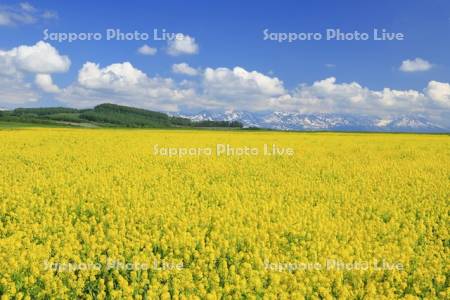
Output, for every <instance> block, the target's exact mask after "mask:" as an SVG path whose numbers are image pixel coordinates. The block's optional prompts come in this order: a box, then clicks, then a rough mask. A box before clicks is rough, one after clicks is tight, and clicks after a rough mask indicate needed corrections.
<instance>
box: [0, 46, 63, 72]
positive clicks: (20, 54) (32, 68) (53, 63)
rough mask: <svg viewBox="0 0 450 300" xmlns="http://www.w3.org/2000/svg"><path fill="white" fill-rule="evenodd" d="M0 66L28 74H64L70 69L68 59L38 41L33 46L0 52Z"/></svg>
mask: <svg viewBox="0 0 450 300" xmlns="http://www.w3.org/2000/svg"><path fill="white" fill-rule="evenodd" d="M0 64H5V65H6V64H7V65H8V66H9V70H10V71H12V70H13V69H14V70H16V69H17V70H19V71H25V72H30V73H46V74H49V73H59V72H66V71H67V70H68V69H69V67H70V59H69V57H67V56H65V55H60V54H59V52H58V50H56V49H55V48H54V47H53V46H52V45H50V44H48V43H46V42H43V41H40V42H37V43H36V44H35V45H33V46H27V45H22V46H19V47H16V48H13V49H11V50H9V51H1V50H0Z"/></svg>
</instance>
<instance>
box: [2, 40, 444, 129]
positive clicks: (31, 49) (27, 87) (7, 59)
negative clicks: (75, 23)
mask: <svg viewBox="0 0 450 300" xmlns="http://www.w3.org/2000/svg"><path fill="white" fill-rule="evenodd" d="M70 65H71V62H70V59H69V58H68V57H67V56H66V55H62V54H60V53H59V52H58V51H57V50H56V49H55V48H54V47H52V46H51V45H50V44H47V43H45V42H38V43H36V44H35V45H32V46H27V45H22V46H18V47H15V48H13V49H10V50H7V51H0V97H1V98H0V99H1V100H0V105H1V106H5V105H9V106H11V105H19V104H26V103H29V102H33V101H37V100H38V99H39V98H40V97H42V95H43V93H44V95H53V97H54V99H56V100H58V101H60V102H61V103H63V104H66V105H68V106H74V107H92V106H94V105H97V104H100V103H104V102H111V103H116V104H123V105H131V106H137V107H143V108H148V109H153V110H163V111H180V110H182V111H184V110H190V111H194V110H197V111H198V110H204V109H212V110H230V109H232V110H246V111H285V112H301V113H342V114H359V115H361V114H363V115H375V116H380V117H383V116H392V115H396V114H410V113H420V114H427V115H432V116H435V117H439V118H440V119H450V118H449V116H450V84H449V83H446V82H439V81H435V80H431V81H429V83H428V84H427V85H426V86H425V87H424V88H423V89H422V90H413V89H410V90H396V89H391V88H389V87H386V88H383V89H381V90H372V89H370V88H368V87H365V86H363V85H361V84H359V83H358V82H339V81H338V80H337V78H335V77H329V78H325V79H321V80H317V81H314V82H312V83H310V84H299V85H298V86H296V87H295V88H293V89H288V88H286V87H285V85H284V82H283V81H282V80H281V79H279V78H277V77H275V76H272V75H268V74H264V73H261V72H258V71H256V70H247V69H245V68H243V67H240V66H236V67H233V68H227V67H218V68H211V67H206V68H204V69H201V68H195V67H192V66H190V65H188V64H187V63H179V64H174V65H172V72H174V73H176V74H181V75H184V79H179V80H176V79H173V78H170V77H169V78H165V77H161V76H156V75H155V76H152V75H149V74H146V73H145V72H144V71H142V70H140V69H139V68H137V67H136V66H134V65H133V64H131V63H130V62H126V61H125V62H120V63H113V64H110V65H106V66H101V65H99V64H97V63H95V62H86V63H84V64H83V66H82V67H81V68H80V69H79V70H78V76H77V78H76V79H75V80H74V81H73V82H72V83H71V84H69V85H67V86H65V87H58V85H57V84H56V83H54V81H53V78H52V75H53V74H56V73H61V72H66V71H67V70H68V69H69V68H70ZM410 67H411V66H410ZM30 76H31V77H32V78H34V80H29V79H28V78H29V77H30ZM449 125H450V124H449Z"/></svg>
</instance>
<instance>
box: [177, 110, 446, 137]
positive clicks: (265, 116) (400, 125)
mask: <svg viewBox="0 0 450 300" xmlns="http://www.w3.org/2000/svg"><path fill="white" fill-rule="evenodd" d="M177 115H178V116H181V117H185V118H189V119H191V120H193V121H204V120H211V121H220V120H225V121H240V122H241V123H243V124H244V126H245V127H260V128H270V129H278V130H310V131H314V130H320V131H321V130H325V131H327V130H328V131H385V132H450V129H449V128H445V127H442V126H439V125H436V124H434V123H433V122H431V121H429V120H428V119H427V118H425V117H423V116H420V115H402V116H395V117H390V118H386V117H384V118H379V117H373V116H354V115H345V114H324V113H320V114H302V113H291V112H268V113H252V112H245V111H225V112H222V113H221V112H209V111H203V112H200V113H196V114H177Z"/></svg>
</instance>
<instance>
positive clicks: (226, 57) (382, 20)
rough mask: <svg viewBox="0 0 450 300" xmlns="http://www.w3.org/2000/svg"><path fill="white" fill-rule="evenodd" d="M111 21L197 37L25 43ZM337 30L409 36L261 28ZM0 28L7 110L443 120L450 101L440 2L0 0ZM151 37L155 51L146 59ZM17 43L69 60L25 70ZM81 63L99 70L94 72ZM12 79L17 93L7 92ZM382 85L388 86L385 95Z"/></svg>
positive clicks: (448, 31) (449, 11) (445, 15)
mask: <svg viewBox="0 0 450 300" xmlns="http://www.w3.org/2000/svg"><path fill="white" fill-rule="evenodd" d="M108 28H111V29H119V30H121V31H122V32H133V31H139V32H146V33H150V34H152V33H153V30H154V29H157V30H158V31H159V32H161V30H162V29H166V30H167V31H168V32H174V33H183V34H184V35H185V36H188V37H189V38H191V40H190V42H192V43H191V44H190V45H185V46H186V47H188V48H187V50H186V49H184V48H183V46H181V48H180V49H181V52H180V51H178V52H176V55H173V53H172V55H171V54H170V50H169V49H170V47H171V46H170V45H169V44H168V42H167V41H154V40H153V39H152V38H151V37H150V39H149V40H148V41H136V40H133V41H107V40H105V39H104V38H102V40H100V41H74V42H71V43H69V42H67V41H66V42H58V41H50V40H47V41H44V42H45V43H46V45H45V47H44V46H42V45H41V46H42V47H41V48H39V47H37V48H23V49H19V47H20V46H28V47H33V46H34V45H36V43H37V42H39V41H41V40H43V39H44V34H43V31H44V30H45V29H48V32H50V33H78V34H79V33H81V32H92V33H95V32H99V33H102V34H103V35H104V34H105V31H106V30H107V29H108ZM336 28H340V29H341V30H342V31H343V32H354V31H358V32H367V33H369V34H370V35H371V36H372V33H373V30H374V29H376V28H377V29H380V30H381V29H386V30H387V31H389V32H396V33H402V34H404V36H405V38H404V40H403V41H373V40H372V38H370V39H369V40H368V41H333V40H325V39H322V40H320V41H294V42H291V43H288V42H286V41H285V42H281V43H280V42H277V41H273V40H264V34H263V30H264V29H268V31H269V32H271V33H277V32H279V33H281V32H286V33H289V32H293V33H300V32H304V33H306V32H313V33H314V32H318V33H322V34H323V33H324V32H325V31H326V30H327V29H336ZM0 35H1V39H0V49H2V51H3V60H4V62H3V64H4V69H5V68H7V69H9V70H10V72H9V73H17V74H20V76H19V77H20V82H18V83H17V82H14V83H13V82H12V80H13V79H11V78H10V77H11V74H9V75H8V76H10V77H8V78H4V79H3V85H1V84H0V91H1V90H2V89H3V93H1V92H0V96H2V97H1V98H0V107H8V108H10V107H17V106H40V105H46V106H47V105H64V106H80V107H81V106H92V105H95V104H98V102H101V101H103V100H104V101H105V102H106V101H108V102H117V103H121V104H129V105H136V106H142V107H147V108H152V109H158V110H200V109H202V108H205V109H216V110H221V109H238V110H239V109H242V110H251V109H252V108H254V109H256V110H261V109H273V110H278V109H279V110H295V111H296V110H299V111H305V112H309V111H311V112H354V113H368V112H373V111H377V113H379V114H380V115H388V114H398V113H429V114H432V115H435V116H437V115H440V116H441V117H442V115H443V114H444V115H445V114H447V113H448V110H449V107H450V105H449V102H450V94H449V93H450V91H449V89H450V86H447V85H448V82H450V72H449V67H450V55H449V54H448V53H449V48H450V39H449V36H450V2H449V1H444V0H431V1H430V0H429V1H424V0H423V1H422V0H414V1H370V2H369V1H323V0H322V1H303V2H299V1H258V2H256V1H221V2H219V1H191V2H189V3H187V2H186V1H117V2H111V1H76V2H75V1H73V2H72V1H49V0H47V1H45V0H44V1H28V2H17V1H2V4H1V5H0ZM47 44H48V45H47ZM144 44H146V45H148V46H149V47H151V48H154V49H156V53H155V54H153V55H143V54H140V53H139V51H138V49H139V48H140V47H142V46H143V45H144ZM46 46H48V47H46ZM191 46H194V48H192V47H191ZM49 47H51V48H52V49H50V48H49ZM172 47H175V46H173V45H172ZM189 47H191V48H189ZM38 48H39V49H38ZM22 50H23V51H24V53H29V52H30V51H31V52H33V51H35V52H39V53H41V54H43V53H47V52H46V51H50V52H51V51H53V50H56V51H57V55H58V56H60V57H63V56H65V57H67V58H68V60H69V61H70V65H66V66H56V67H55V68H54V69H45V68H44V69H43V70H41V69H39V68H32V67H30V66H29V65H27V66H24V63H23V62H21V61H20V57H21V53H22V52H21V51H22ZM43 56H44V57H42V59H43V60H45V59H46V58H45V56H46V57H47V58H48V59H52V56H51V55H49V54H46V55H43ZM1 57H2V56H0V58H1ZM35 58H36V59H41V57H39V56H35ZM53 58H54V57H53ZM55 59H57V58H55ZM60 62H61V61H60ZM86 62H92V63H93V65H94V66H96V67H94V66H91V68H87V67H86V65H85V64H86ZM125 62H129V63H130V64H131V65H130V66H131V67H130V66H129V65H126V66H125V65H123V63H125ZM27 63H29V62H27ZM181 63H184V65H183V66H184V68H178V70H181V71H179V72H174V71H173V70H174V67H173V65H177V64H181ZM402 63H403V67H401V66H402ZM1 64H2V62H1V60H0V66H1ZM111 65H113V67H111V68H108V66H111ZM187 67H189V68H191V69H189V70H191V72H189V71H186V69H187ZM236 67H239V68H238V69H235V68H236ZM82 70H83V72H82ZM135 70H137V72H134V71H135ZM192 70H195V71H192ZM208 70H209V71H208ZM80 72H81V73H83V74H84V75H85V76H84V78H85V80H84V81H83V80H81V79H80ZM139 72H141V73H142V74H141V73H139ZM4 73H5V72H4ZM188 73H190V74H188ZM194 73H195V75H193V74H194ZM38 74H41V75H39V76H40V77H39V78H40V79H39V83H38V80H37V77H38ZM93 74H94V75H93ZM95 74H96V75H95ZM108 74H113V75H114V76H113V77H114V78H115V79H114V78H113V79H111V78H110V77H108V76H109V75H108ZM4 76H7V75H4ZM92 76H94V77H95V76H97V77H95V78H94V77H92ZM105 76H106V77H105ZM86 78H88V79H86ZM116 79H117V80H116ZM333 79H334V80H333ZM49 81H51V82H49ZM169 81H170V82H169ZM1 82H2V81H1V80H0V83H1ZM127 84H128V88H129V89H128V90H126V89H127V86H126V85H127ZM430 84H431V85H430ZM11 86H14V90H11V91H7V87H11ZM21 86H23V87H24V90H26V91H25V92H24V95H23V96H17V97H16V98H17V99H13V100H11V99H9V100H8V99H6V98H7V97H8V96H9V97H10V98H14V97H11V94H12V93H13V92H16V93H19V91H20V87H21ZM385 88H388V89H389V90H388V91H387V92H383V91H384V89H385ZM412 91H415V92H417V94H414V93H412ZM379 93H382V94H379ZM139 97H142V98H147V99H138V98H139ZM27 98H29V99H27ZM81 98H82V99H81ZM156 98H158V99H156ZM361 98H363V100H361ZM348 99H351V100H350V101H349V100H348ZM363 102H364V103H363ZM165 104H167V105H165ZM412 106H413V108H411V107H412ZM414 106H416V107H414Z"/></svg>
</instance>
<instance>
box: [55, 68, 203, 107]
mask: <svg viewBox="0 0 450 300" xmlns="http://www.w3.org/2000/svg"><path fill="white" fill-rule="evenodd" d="M194 95H195V91H194V90H193V89H192V88H183V87H181V86H179V85H177V84H176V83H175V82H174V81H173V80H172V79H170V78H161V77H149V76H147V74H145V73H144V72H142V71H141V70H139V69H137V68H135V67H134V66H133V65H132V64H131V63H129V62H123V63H116V64H111V65H109V66H106V67H104V68H101V67H100V66H99V65H98V64H95V63H92V62H87V63H85V64H84V65H83V67H82V68H81V70H80V71H79V73H78V81H77V82H76V83H74V84H72V85H70V86H69V87H67V88H65V89H63V90H62V91H61V93H59V94H58V96H57V97H58V99H60V100H61V101H63V102H66V103H69V104H70V105H73V106H77V107H86V106H93V105H97V104H100V103H104V102H111V103H116V104H124V105H131V106H137V107H145V108H149V109H155V110H167V111H177V110H178V109H179V105H182V104H183V103H184V102H183V101H184V100H186V99H192V98H194V97H193V96H194Z"/></svg>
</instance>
